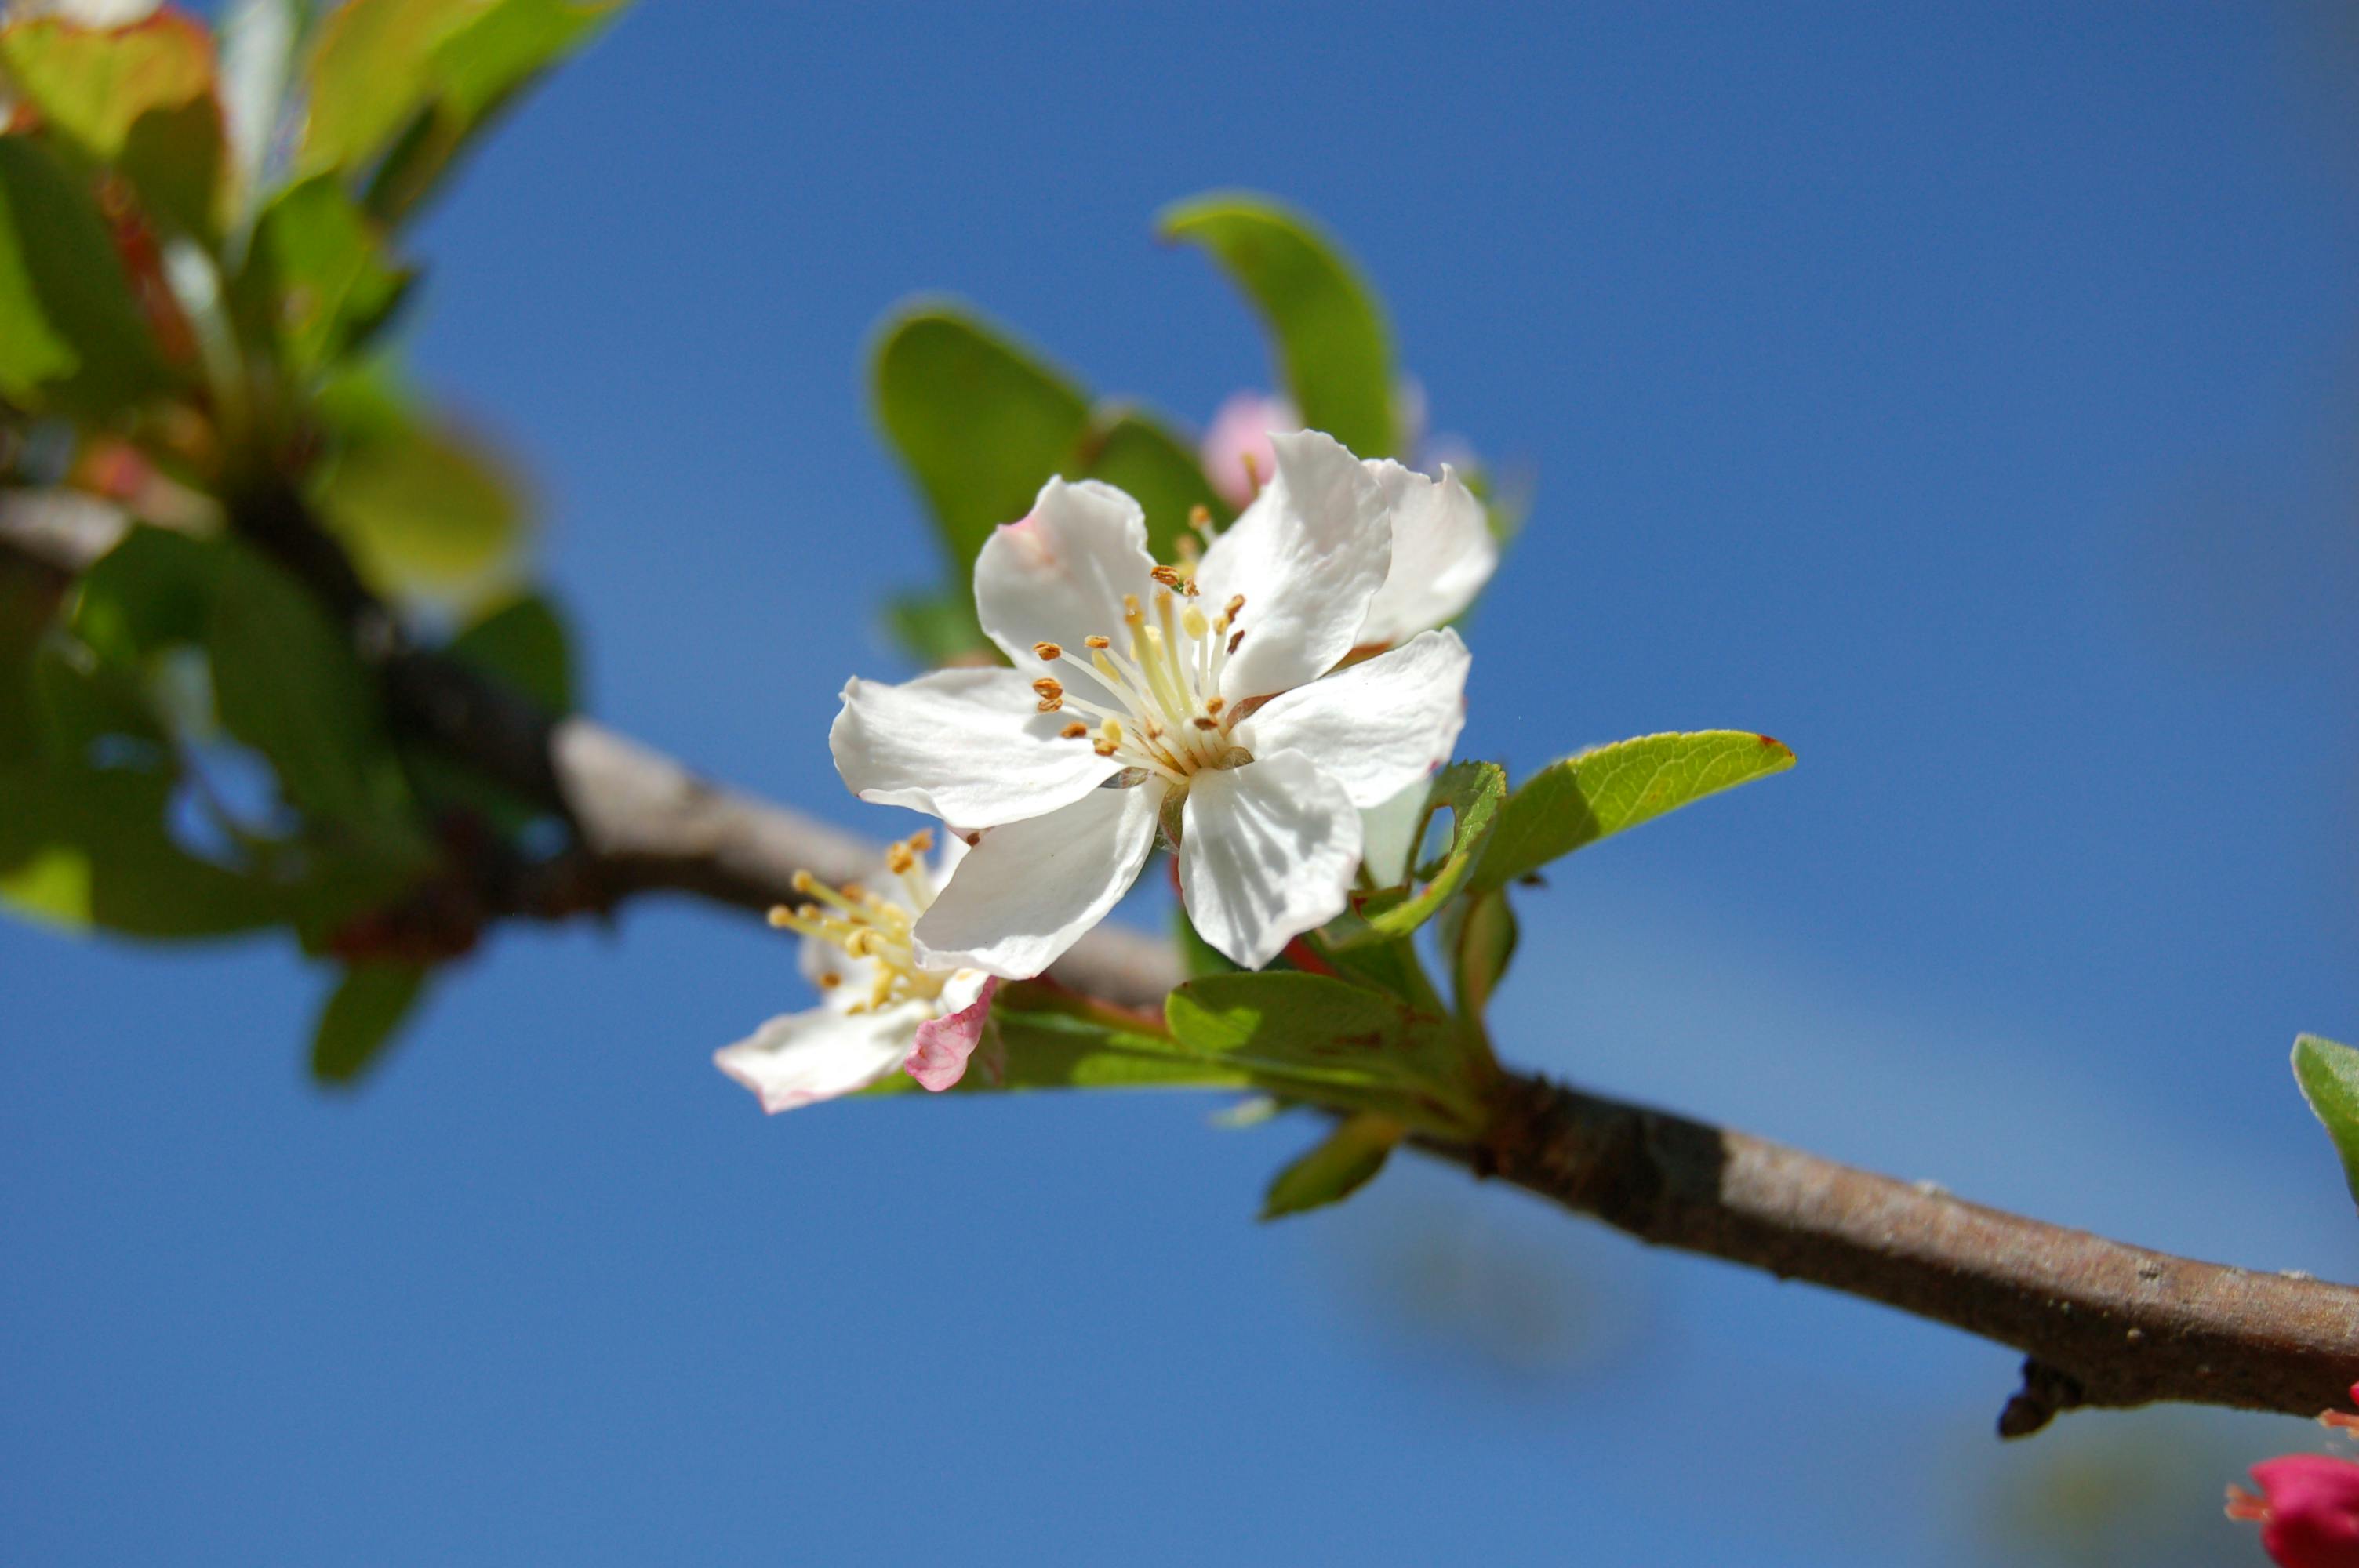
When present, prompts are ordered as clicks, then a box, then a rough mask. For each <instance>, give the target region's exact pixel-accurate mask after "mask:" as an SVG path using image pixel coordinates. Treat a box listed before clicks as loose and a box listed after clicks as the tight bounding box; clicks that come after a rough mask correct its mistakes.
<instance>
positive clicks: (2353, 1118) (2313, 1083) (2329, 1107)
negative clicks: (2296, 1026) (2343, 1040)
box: [2293, 1034, 2359, 1199]
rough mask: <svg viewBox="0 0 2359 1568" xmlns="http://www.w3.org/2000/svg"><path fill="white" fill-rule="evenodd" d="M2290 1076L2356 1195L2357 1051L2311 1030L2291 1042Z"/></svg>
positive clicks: (2358, 1196)
mask: <svg viewBox="0 0 2359 1568" xmlns="http://www.w3.org/2000/svg"><path fill="white" fill-rule="evenodd" d="M2293 1077H2294V1082H2295V1083H2297V1084H2299V1085H2300V1086H2301V1098H2304V1099H2306V1100H2308V1101H2309V1102H2310V1114H2311V1115H2313V1116H2315V1117H2317V1118H2318V1119H2319V1121H2320V1123H2321V1125H2323V1126H2324V1127H2325V1129H2326V1135H2327V1136H2328V1137H2329V1138H2331V1139H2332V1140H2333V1141H2334V1152H2336V1153H2337V1154H2339V1155H2341V1156H2342V1159H2343V1181H2344V1182H2345V1183H2346V1184H2348V1185H2349V1186H2350V1188H2351V1195H2352V1196H2353V1197H2354V1199H2359V1051H2354V1050H2353V1049H2352V1048H2351V1047H2350V1046H2348V1045H2338V1044H2335V1043H2334V1042H2333V1041H2332V1040H2324V1039H2321V1038H2320V1037H2319V1036H2317V1035H2315V1034H2305V1035H2302V1036H2301V1037H2300V1038H2299V1039H2297V1040H2296V1041H2295V1042H2294V1043H2293Z"/></svg>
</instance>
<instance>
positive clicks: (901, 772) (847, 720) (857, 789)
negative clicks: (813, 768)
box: [827, 670, 1113, 827]
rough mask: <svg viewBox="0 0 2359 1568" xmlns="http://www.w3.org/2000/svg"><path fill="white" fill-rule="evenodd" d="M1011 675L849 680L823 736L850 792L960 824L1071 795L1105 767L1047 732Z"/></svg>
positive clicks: (1090, 784) (947, 673)
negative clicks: (838, 709) (900, 681)
mask: <svg viewBox="0 0 2359 1568" xmlns="http://www.w3.org/2000/svg"><path fill="white" fill-rule="evenodd" d="M1072 717H1073V716H1072V715H1071V714H1070V713H1042V712H1039V711H1038V699H1037V698H1036V697H1034V696H1033V695H1032V685H1031V682H1030V681H1029V680H1028V679H1027V678H1026V677H1025V676H1023V675H1022V674H1020V673H1018V672H1017V671H1015V670H937V671H935V672H934V673H933V674H932V675H929V676H919V677H918V678H917V679H916V680H913V681H908V682H905V683H903V684H902V685H900V686H886V685H885V684H884V683H882V682H880V681H867V680H862V679H860V678H859V677H858V676H854V677H853V678H852V679H851V680H850V681H847V682H846V683H844V687H843V712H841V713H839V714H837V715H836V716H835V723H834V724H833V726H832V727H831V728H830V729H829V730H828V732H827V745H828V750H829V751H831V752H834V753H835V771H836V772H837V773H842V774H843V782H844V783H845V784H848V785H850V786H851V789H852V792H853V794H854V795H858V796H859V797H860V798H861V799H863V800H870V801H875V803H876V804H878V805H879V806H910V807H913V808H915V809H917V810H919V811H924V812H930V813H931V814H932V815H934V816H939V817H940V818H941V819H942V820H943V821H945V822H949V823H952V824H955V825H956V826H959V827H993V826H995V825H996V824H998V823H1002V822H1013V821H1016V819H1018V818H1020V817H1026V816H1041V815H1042V814H1044V813H1047V812H1050V811H1054V810H1056V809H1057V808H1058V807H1059V806H1064V805H1066V804H1068V803H1069V802H1071V801H1074V800H1077V799H1079V798H1080V797H1081V796H1082V795H1087V794H1088V793H1089V792H1090V791H1091V790H1093V789H1095V788H1096V787H1097V786H1098V784H1099V783H1100V781H1102V780H1103V779H1104V778H1105V777H1106V775H1107V774H1108V773H1111V772H1112V771H1113V770H1112V769H1111V768H1110V767H1108V765H1107V763H1106V761H1105V759H1104V758H1103V757H1101V756H1099V755H1098V754H1097V753H1096V752H1093V751H1092V750H1091V749H1090V742H1089V741H1087V740H1071V741H1068V740H1064V739H1061V738H1060V736H1059V735H1058V733H1057V731H1058V730H1060V729H1062V728H1063V727H1064V726H1065V725H1066V724H1067V723H1069V722H1071V719H1072Z"/></svg>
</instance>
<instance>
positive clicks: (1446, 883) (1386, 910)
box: [1332, 762, 1507, 947]
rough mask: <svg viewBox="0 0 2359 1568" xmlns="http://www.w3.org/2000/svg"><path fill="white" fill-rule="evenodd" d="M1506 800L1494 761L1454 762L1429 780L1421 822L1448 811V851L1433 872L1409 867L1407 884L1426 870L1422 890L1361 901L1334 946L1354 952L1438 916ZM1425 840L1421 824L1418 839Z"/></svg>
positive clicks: (1470, 870)
mask: <svg viewBox="0 0 2359 1568" xmlns="http://www.w3.org/2000/svg"><path fill="white" fill-rule="evenodd" d="M1506 795H1507V775H1506V773H1503V772H1502V771H1501V770H1500V768H1499V766H1498V764H1497V763H1495V762H1453V763H1451V765H1450V766H1449V767H1447V768H1444V769H1443V770H1442V771H1441V772H1440V773H1439V774H1438V775H1436V777H1435V778H1434V781H1433V793H1432V794H1431V795H1429V796H1427V798H1426V811H1425V817H1424V821H1430V820H1431V818H1432V816H1433V814H1434V813H1435V812H1438V811H1441V810H1443V809H1447V810H1448V811H1449V813H1450V817H1451V832H1450V848H1449V849H1448V850H1447V851H1445V852H1444V854H1443V856H1442V859H1441V863H1440V865H1439V866H1437V867H1432V868H1423V867H1419V868H1412V879H1414V876H1415V875H1416V874H1419V873H1420V872H1427V871H1430V875H1429V879H1428V881H1426V884H1425V886H1424V887H1422V888H1418V887H1415V886H1414V885H1411V886H1409V887H1406V888H1401V889H1394V890H1388V891H1386V892H1382V893H1378V894H1375V895H1374V896H1373V897H1371V898H1368V899H1366V900H1364V901H1363V902H1361V903H1360V904H1359V906H1358V908H1357V910H1356V911H1355V914H1356V917H1357V918H1356V923H1355V924H1354V923H1351V922H1348V921H1347V922H1346V923H1344V924H1345V925H1348V928H1347V929H1339V930H1338V931H1336V932H1335V933H1334V934H1333V938H1332V939H1333V942H1334V945H1335V946H1338V947H1355V946H1363V945H1364V944H1367V943H1371V942H1386V941H1391V940H1394V939H1396V938H1397V937H1402V936H1407V935H1409V934H1410V933H1411V932H1413V931H1415V930H1417V929H1418V927H1419V926H1421V925H1424V924H1425V923H1426V922H1427V921H1429V920H1430V919H1432V918H1433V917H1434V915H1435V914H1439V913H1440V909H1441V906H1442V905H1443V904H1445V903H1448V902H1449V901H1450V898H1451V895H1452V894H1454V893H1456V892H1458V890H1459V889H1460V888H1461V887H1462V886H1464V885H1465V882H1466V879H1467V878H1468V877H1469V876H1470V875H1471V874H1472V873H1473V870H1474V865H1475V862H1476V860H1478V859H1479V858H1480V857H1481V856H1482V853H1483V845H1484V839H1486V838H1489V837H1490V834H1491V831H1492V825H1493V822H1494V821H1495V818H1496V817H1497V815H1498V812H1499V806H1500V803H1501V802H1502V801H1504V800H1505V799H1506ZM1424 835H1425V828H1424V827H1423V825H1422V823H1421V824H1420V826H1419V829H1418V834H1417V838H1418V839H1422V838H1424ZM1412 842H1415V840H1412ZM1411 853H1412V854H1414V853H1415V851H1414V850H1412V851H1411Z"/></svg>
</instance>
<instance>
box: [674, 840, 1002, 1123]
mask: <svg viewBox="0 0 2359 1568" xmlns="http://www.w3.org/2000/svg"><path fill="white" fill-rule="evenodd" d="M929 838H930V835H929V834H923V833H921V834H919V835H918V836H917V837H915V838H909V839H905V840H904V841H902V842H901V843H898V844H896V845H894V846H893V847H892V848H891V849H888V850H887V851H886V862H885V865H884V867H883V868H881V869H882V871H884V873H885V875H884V876H883V877H881V878H879V879H877V880H878V881H882V882H884V883H886V885H888V886H894V887H897V889H898V891H899V892H901V893H902V894H903V895H904V896H905V897H906V898H907V900H908V902H907V903H899V902H897V901H895V900H893V899H889V898H887V897H886V896H884V895H883V894H881V893H879V892H875V890H874V889H871V888H862V887H857V886H851V887H845V888H843V889H841V890H839V889H836V888H832V887H829V886H827V885H825V884H824V883H822V882H821V881H818V880H817V879H815V878H813V877H811V876H810V873H808V872H805V873H803V874H802V875H800V876H798V877H797V878H796V879H795V888H796V891H797V892H800V893H802V894H804V895H805V897H806V898H808V899H809V900H810V902H809V903H804V904H802V905H800V906H799V907H798V908H794V909H786V908H780V909H776V910H773V911H771V912H770V924H772V925H777V926H781V927H783V928H785V929H787V930H790V931H794V932H798V933H799V934H800V935H801V936H802V952H801V962H802V970H803V975H804V978H805V979H809V980H810V982H811V984H812V985H813V986H815V987H817V988H818V989H819V993H820V1005H819V1006H817V1007H815V1008H811V1009H810V1010H808V1011H803V1012H793V1013H787V1014H784V1015H782V1016H780V1017H777V1018H774V1019H772V1020H770V1021H769V1022H767V1023H765V1024H764V1025H762V1027H761V1028H759V1029H757V1030H756V1031H755V1032H754V1033H753V1034H752V1035H750V1036H748V1037H747V1038H746V1039H744V1040H741V1041H739V1042H738V1043H737V1044H734V1045H728V1046H724V1047H723V1048H722V1049H721V1050H719V1051H716V1052H714V1053H713V1055H712V1060H713V1065H716V1066H718V1067H719V1068H720V1069H721V1070H722V1071H723V1072H724V1073H726V1074H728V1075H729V1076H731V1077H733V1078H734V1079H736V1080H737V1081H738V1082H739V1083H741V1084H743V1085H745V1087H747V1088H749V1089H751V1090H753V1091H754V1093H755V1094H756V1095H757V1096H759V1097H760V1098H761V1101H762V1108H763V1109H765V1110H766V1111H770V1112H772V1113H774V1114H775V1113H776V1112H778V1111H782V1110H792V1109H794V1108H796V1107H797V1106H803V1105H809V1104H810V1103H811V1102H812V1101H814V1100H822V1099H833V1098H836V1097H837V1096H839V1095H848V1094H852V1093H853V1092H855V1091H857V1090H860V1089H864V1088H866V1087H868V1086H870V1085H871V1084H874V1083H877V1082H879V1081H881V1080H882V1079H884V1078H886V1077H889V1076H892V1074H894V1073H895V1072H896V1071H899V1070H903V1069H906V1070H907V1071H908V1074H909V1076H911V1077H913V1078H915V1079H917V1080H918V1082H919V1083H920V1084H922V1085H924V1086H925V1087H927V1088H929V1089H935V1090H940V1089H946V1088H949V1087H951V1085H953V1084H955V1083H957V1082H958V1081H959V1079H960V1078H961V1077H962V1076H964V1074H965V1072H966V1066H967V1061H968V1058H969V1057H971V1056H972V1055H973V1053H974V1049H975V1045H976V1044H977V1042H978V1041H980V1040H981V1039H982V1037H983V1031H984V1022H985V1020H986V1018H987V1017H988V1015H989V1012H990V1008H991V999H992V993H993V991H994V990H995V989H996V988H997V987H998V984H999V982H998V980H997V979H995V978H994V977H992V976H990V975H986V974H984V972H983V971H982V970H980V969H974V968H957V967H950V966H941V965H934V964H928V963H926V962H924V961H922V960H920V959H919V957H917V955H916V954H915V953H913V952H912V951H911V948H910V944H909V928H910V926H911V925H913V924H914V923H915V922H916V920H917V919H918V918H919V916H921V915H923V914H924V913H925V911H926V909H927V906H928V905H929V904H930V903H932V902H933V900H934V895H935V892H936V889H937V888H938V887H940V884H941V882H942V881H944V880H945V879H947V878H948V877H949V875H950V873H951V868H953V867H954V866H956V865H957V863H958V860H959V857H960V856H961V855H962V853H964V851H965V849H966V846H965V845H964V844H962V843H961V842H960V841H959V840H958V839H957V838H951V840H950V842H949V843H947V844H945V845H944V846H943V852H942V858H941V861H940V864H939V866H937V867H935V868H931V869H929V867H928V866H927V865H926V863H925V861H924V860H922V859H921V858H920V857H921V855H922V853H923V851H924V850H925V849H927V848H928V847H929V842H928V841H929Z"/></svg>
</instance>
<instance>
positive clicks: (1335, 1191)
mask: <svg viewBox="0 0 2359 1568" xmlns="http://www.w3.org/2000/svg"><path fill="white" fill-rule="evenodd" d="M1407 1136H1408V1128H1406V1127H1403V1126H1402V1125H1401V1124H1400V1123H1399V1122H1397V1121H1395V1120H1394V1119H1392V1118H1391V1117H1389V1116H1386V1115H1384V1114H1382V1113H1381V1112H1378V1111H1362V1112H1360V1114H1358V1115H1357V1116H1353V1117H1347V1118H1345V1119H1344V1120H1343V1125H1342V1126H1340V1127H1338V1128H1336V1129H1335V1130H1334V1131H1332V1132H1331V1133H1329V1134H1328V1135H1327V1136H1326V1137H1325V1138H1323V1139H1321V1140H1320V1141H1319V1143H1318V1144H1317V1146H1315V1147H1314V1148H1312V1149H1311V1150H1310V1152H1309V1153H1307V1154H1304V1155H1303V1156H1302V1157H1301V1158H1300V1159H1299V1160H1297V1161H1295V1162H1294V1163H1292V1164H1290V1165H1288V1166H1287V1168H1286V1169H1284V1170H1283V1171H1280V1172H1279V1173H1277V1180H1275V1181H1273V1182H1271V1183H1270V1184H1269V1193H1268V1195H1266V1197H1264V1198H1263V1199H1262V1206H1261V1217H1262V1218H1264V1219H1277V1218H1278V1217H1281V1216H1284V1215H1289V1214H1300V1213H1302V1212H1303V1211H1304V1210H1306V1209H1314V1208H1323V1207H1325V1206H1327V1205H1329V1204H1332V1203H1342V1202H1343V1200H1344V1199H1345V1198H1347V1197H1350V1196H1351V1195H1353V1193H1356V1192H1358V1191H1359V1190H1360V1189H1361V1188H1362V1187H1364V1186H1366V1185H1367V1184H1368V1183H1369V1182H1371V1181H1372V1180H1374V1179H1375V1174H1376V1173H1377V1172H1379V1171H1381V1170H1383V1169H1384V1168H1385V1162H1386V1160H1387V1159H1389V1158H1391V1156H1392V1152H1393V1148H1394V1146H1395V1145H1396V1144H1397V1143H1399V1142H1400V1141H1401V1140H1402V1139H1403V1138H1405V1137H1407Z"/></svg>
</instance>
